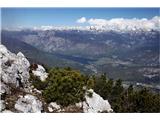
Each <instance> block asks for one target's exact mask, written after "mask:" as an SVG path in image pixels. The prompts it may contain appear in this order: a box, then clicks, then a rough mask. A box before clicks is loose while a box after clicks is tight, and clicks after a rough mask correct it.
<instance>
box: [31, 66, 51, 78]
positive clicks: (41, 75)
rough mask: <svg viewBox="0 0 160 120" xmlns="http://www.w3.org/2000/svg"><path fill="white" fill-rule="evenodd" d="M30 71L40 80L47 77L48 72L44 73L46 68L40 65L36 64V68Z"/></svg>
mask: <svg viewBox="0 0 160 120" xmlns="http://www.w3.org/2000/svg"><path fill="white" fill-rule="evenodd" d="M32 73H33V74H34V75H35V76H38V77H39V78H40V80H41V81H45V79H46V78H47V77H48V73H46V70H45V69H44V67H43V66H41V65H37V68H36V69H35V70H32Z"/></svg>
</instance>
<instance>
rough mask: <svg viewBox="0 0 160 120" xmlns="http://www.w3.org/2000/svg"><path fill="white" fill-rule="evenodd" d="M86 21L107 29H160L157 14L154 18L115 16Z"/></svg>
mask: <svg viewBox="0 0 160 120" xmlns="http://www.w3.org/2000/svg"><path fill="white" fill-rule="evenodd" d="M86 23H88V24H90V25H92V26H97V27H99V28H100V27H103V28H105V29H111V30H137V29H144V30H150V29H156V30H157V29H160V28H159V27H160V26H159V25H160V17H159V16H155V17H153V18H152V19H146V18H142V19H137V18H133V19H124V18H113V19H110V20H107V19H93V18H91V19H89V20H87V21H86Z"/></svg>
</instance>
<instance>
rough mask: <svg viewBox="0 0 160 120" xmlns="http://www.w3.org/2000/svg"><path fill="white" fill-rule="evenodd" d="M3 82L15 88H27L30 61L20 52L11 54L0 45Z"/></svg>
mask: <svg viewBox="0 0 160 120" xmlns="http://www.w3.org/2000/svg"><path fill="white" fill-rule="evenodd" d="M0 58H1V59H0V60H1V61H0V63H1V72H0V74H1V81H2V82H3V83H7V84H9V83H10V84H12V85H14V86H15V87H26V86H27V83H28V79H29V72H28V71H29V66H30V63H29V61H28V60H27V59H26V58H25V56H24V55H23V54H22V53H21V52H19V53H18V54H17V55H16V54H13V53H11V52H10V51H8V50H7V48H6V47H5V46H3V45H0Z"/></svg>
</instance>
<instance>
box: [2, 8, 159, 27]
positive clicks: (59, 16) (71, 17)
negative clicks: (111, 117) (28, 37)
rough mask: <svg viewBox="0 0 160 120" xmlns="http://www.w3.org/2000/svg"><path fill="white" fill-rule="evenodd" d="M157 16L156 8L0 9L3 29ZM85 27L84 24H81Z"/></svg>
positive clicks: (70, 24)
mask: <svg viewBox="0 0 160 120" xmlns="http://www.w3.org/2000/svg"><path fill="white" fill-rule="evenodd" d="M158 15H159V9H158V8H2V9H1V19H2V27H3V28H6V27H8V28H16V27H19V26H21V27H27V28H29V27H34V26H37V27H39V26H42V25H46V26H47V25H54V26H79V24H78V23H77V22H76V20H77V19H79V18H81V17H86V18H87V19H90V18H96V19H112V18H129V19H131V18H147V19H151V18H152V17H154V16H158ZM83 25H85V24H83Z"/></svg>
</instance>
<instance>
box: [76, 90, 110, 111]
mask: <svg viewBox="0 0 160 120" xmlns="http://www.w3.org/2000/svg"><path fill="white" fill-rule="evenodd" d="M88 91H89V92H90V93H92V96H88V95H87V94H86V96H85V98H86V101H84V102H83V112H85V113H98V112H104V111H105V112H113V110H112V109H111V105H110V104H109V102H108V100H104V99H103V98H102V97H101V96H99V95H98V94H96V93H95V92H94V91H93V90H92V89H90V90H88ZM78 105H81V104H80V103H79V104H78Z"/></svg>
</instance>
